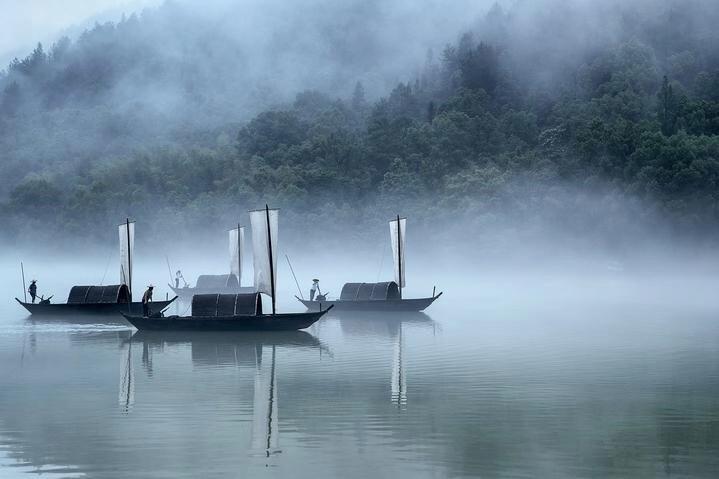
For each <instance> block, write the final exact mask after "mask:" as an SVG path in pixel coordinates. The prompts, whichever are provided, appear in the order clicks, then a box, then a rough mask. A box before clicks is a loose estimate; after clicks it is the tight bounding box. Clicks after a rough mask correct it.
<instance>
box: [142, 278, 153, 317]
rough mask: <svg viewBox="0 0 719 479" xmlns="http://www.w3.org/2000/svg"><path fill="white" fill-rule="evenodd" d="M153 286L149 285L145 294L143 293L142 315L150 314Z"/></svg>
mask: <svg viewBox="0 0 719 479" xmlns="http://www.w3.org/2000/svg"><path fill="white" fill-rule="evenodd" d="M153 288H154V286H153V285H149V286H148V287H147V289H146V290H145V294H143V295H142V315H143V316H145V317H147V316H150V303H152V290H153Z"/></svg>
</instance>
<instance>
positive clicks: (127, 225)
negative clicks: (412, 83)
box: [125, 218, 132, 302]
mask: <svg viewBox="0 0 719 479" xmlns="http://www.w3.org/2000/svg"><path fill="white" fill-rule="evenodd" d="M125 231H126V232H127V276H128V278H127V284H128V286H129V290H130V302H132V253H131V251H132V245H131V244H130V218H125Z"/></svg>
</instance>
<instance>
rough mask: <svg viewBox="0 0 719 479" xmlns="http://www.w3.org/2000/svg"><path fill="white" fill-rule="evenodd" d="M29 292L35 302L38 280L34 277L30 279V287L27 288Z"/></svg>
mask: <svg viewBox="0 0 719 479" xmlns="http://www.w3.org/2000/svg"><path fill="white" fill-rule="evenodd" d="M27 292H28V293H30V297H31V298H32V302H33V304H34V303H35V296H37V280H36V279H33V280H32V281H30V287H29V288H28V289H27Z"/></svg>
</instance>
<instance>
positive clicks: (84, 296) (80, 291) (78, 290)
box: [67, 284, 131, 304]
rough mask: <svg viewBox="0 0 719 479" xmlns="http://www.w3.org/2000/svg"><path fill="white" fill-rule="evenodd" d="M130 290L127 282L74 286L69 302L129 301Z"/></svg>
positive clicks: (68, 298)
mask: <svg viewBox="0 0 719 479" xmlns="http://www.w3.org/2000/svg"><path fill="white" fill-rule="evenodd" d="M130 301H131V298H130V290H129V289H128V288H127V285H125V284H112V285H107V286H73V287H72V288H71V289H70V294H69V295H68V297H67V304H98V303H129V302H130Z"/></svg>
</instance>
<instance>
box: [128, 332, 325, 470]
mask: <svg viewBox="0 0 719 479" xmlns="http://www.w3.org/2000/svg"><path fill="white" fill-rule="evenodd" d="M133 343H135V347H138V346H137V343H141V345H142V364H143V367H144V369H145V371H146V373H147V377H148V378H149V379H152V373H153V354H155V353H162V351H163V350H164V349H165V347H168V346H189V349H190V357H191V360H192V364H193V365H194V366H196V367H203V368H206V367H217V366H222V367H227V366H230V367H238V368H247V369H251V370H252V371H253V384H254V391H253V399H252V426H251V438H250V444H249V446H250V449H249V450H250V453H251V454H252V455H262V456H264V457H267V458H269V457H270V456H272V455H274V454H277V453H280V452H282V451H281V450H280V448H279V389H278V384H277V376H278V374H277V363H278V360H277V355H278V349H279V348H282V347H288V348H292V349H317V350H320V351H328V349H327V348H326V347H325V346H324V345H323V344H322V343H321V342H320V341H319V339H317V338H316V337H315V336H312V335H311V334H309V333H306V332H304V331H287V332H271V333H267V332H243V333H236V334H235V333H227V332H221V333H211V332H208V333H197V332H179V331H178V332H152V331H138V332H137V333H135V334H134V335H133V336H132V338H131V339H130V340H129V341H128V342H127V349H126V350H125V353H124V355H123V365H124V369H123V372H122V376H121V380H120V392H119V398H120V401H121V406H122V407H123V411H126V412H129V411H130V409H131V406H132V405H133V403H134V381H133V379H134V378H133V375H132V349H133Z"/></svg>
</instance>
